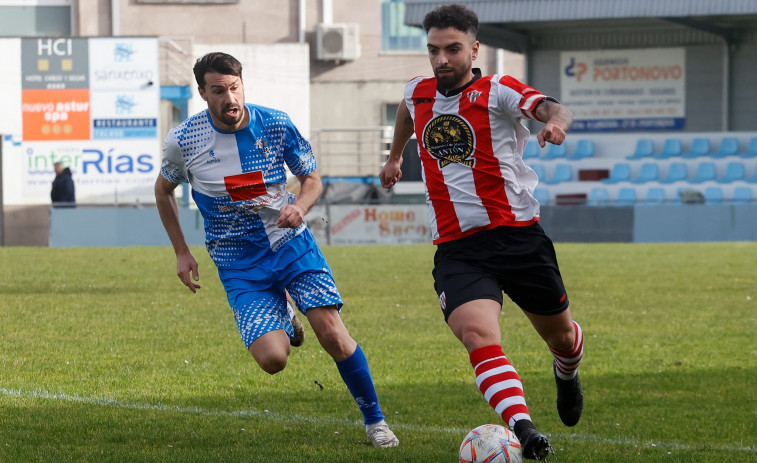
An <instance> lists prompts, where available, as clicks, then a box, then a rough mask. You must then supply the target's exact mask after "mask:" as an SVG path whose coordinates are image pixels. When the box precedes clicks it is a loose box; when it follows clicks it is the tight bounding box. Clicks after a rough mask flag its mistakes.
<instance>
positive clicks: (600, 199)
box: [586, 187, 610, 206]
mask: <svg viewBox="0 0 757 463" xmlns="http://www.w3.org/2000/svg"><path fill="white" fill-rule="evenodd" d="M586 204H588V205H589V206H607V205H608V204H610V192H608V191H607V188H602V187H595V188H592V189H591V190H590V191H589V197H588V198H587V201H586Z"/></svg>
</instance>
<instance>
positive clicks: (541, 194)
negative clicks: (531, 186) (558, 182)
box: [534, 188, 549, 206]
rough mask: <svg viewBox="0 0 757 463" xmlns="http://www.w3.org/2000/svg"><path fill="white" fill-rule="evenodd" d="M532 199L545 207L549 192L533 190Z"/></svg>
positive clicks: (539, 189)
mask: <svg viewBox="0 0 757 463" xmlns="http://www.w3.org/2000/svg"><path fill="white" fill-rule="evenodd" d="M534 198H536V200H537V201H539V204H541V205H542V206H546V205H548V204H549V191H547V190H545V189H544V188H537V189H535V190H534Z"/></svg>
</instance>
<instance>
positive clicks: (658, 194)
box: [644, 186, 665, 205]
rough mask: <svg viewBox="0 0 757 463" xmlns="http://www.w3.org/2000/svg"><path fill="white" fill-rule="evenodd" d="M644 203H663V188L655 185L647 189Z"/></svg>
mask: <svg viewBox="0 0 757 463" xmlns="http://www.w3.org/2000/svg"><path fill="white" fill-rule="evenodd" d="M644 204H647V205H653V204H665V189H664V188H660V187H657V186H656V187H652V188H650V189H648V190H647V196H646V199H645V200H644Z"/></svg>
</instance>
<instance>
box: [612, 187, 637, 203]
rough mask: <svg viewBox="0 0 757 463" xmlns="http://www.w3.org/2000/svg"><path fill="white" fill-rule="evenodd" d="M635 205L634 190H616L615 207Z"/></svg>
mask: <svg viewBox="0 0 757 463" xmlns="http://www.w3.org/2000/svg"><path fill="white" fill-rule="evenodd" d="M634 204H636V189H635V188H627V187H626V188H621V189H620V190H618V199H616V200H615V205H616V206H633V205H634Z"/></svg>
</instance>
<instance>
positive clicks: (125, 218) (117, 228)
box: [49, 207, 205, 248]
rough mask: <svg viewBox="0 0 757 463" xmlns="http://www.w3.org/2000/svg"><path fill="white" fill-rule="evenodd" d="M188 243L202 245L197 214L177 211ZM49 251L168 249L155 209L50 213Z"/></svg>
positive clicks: (203, 233) (55, 211) (108, 209)
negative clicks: (51, 249)
mask: <svg viewBox="0 0 757 463" xmlns="http://www.w3.org/2000/svg"><path fill="white" fill-rule="evenodd" d="M179 220H180V222H181V228H182V230H183V232H184V237H185V239H186V240H187V243H188V244H189V245H190V246H192V245H201V244H203V243H204V242H205V231H204V228H203V220H202V216H201V215H200V212H199V211H197V210H195V209H180V210H179ZM49 236H50V246H51V247H60V248H65V247H92V246H170V245H171V241H170V240H169V239H168V235H167V234H166V231H165V229H164V228H163V224H162V223H161V221H160V216H159V215H158V210H157V209H156V208H145V209H128V208H92V209H88V208H81V207H79V208H76V209H50V227H49Z"/></svg>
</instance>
